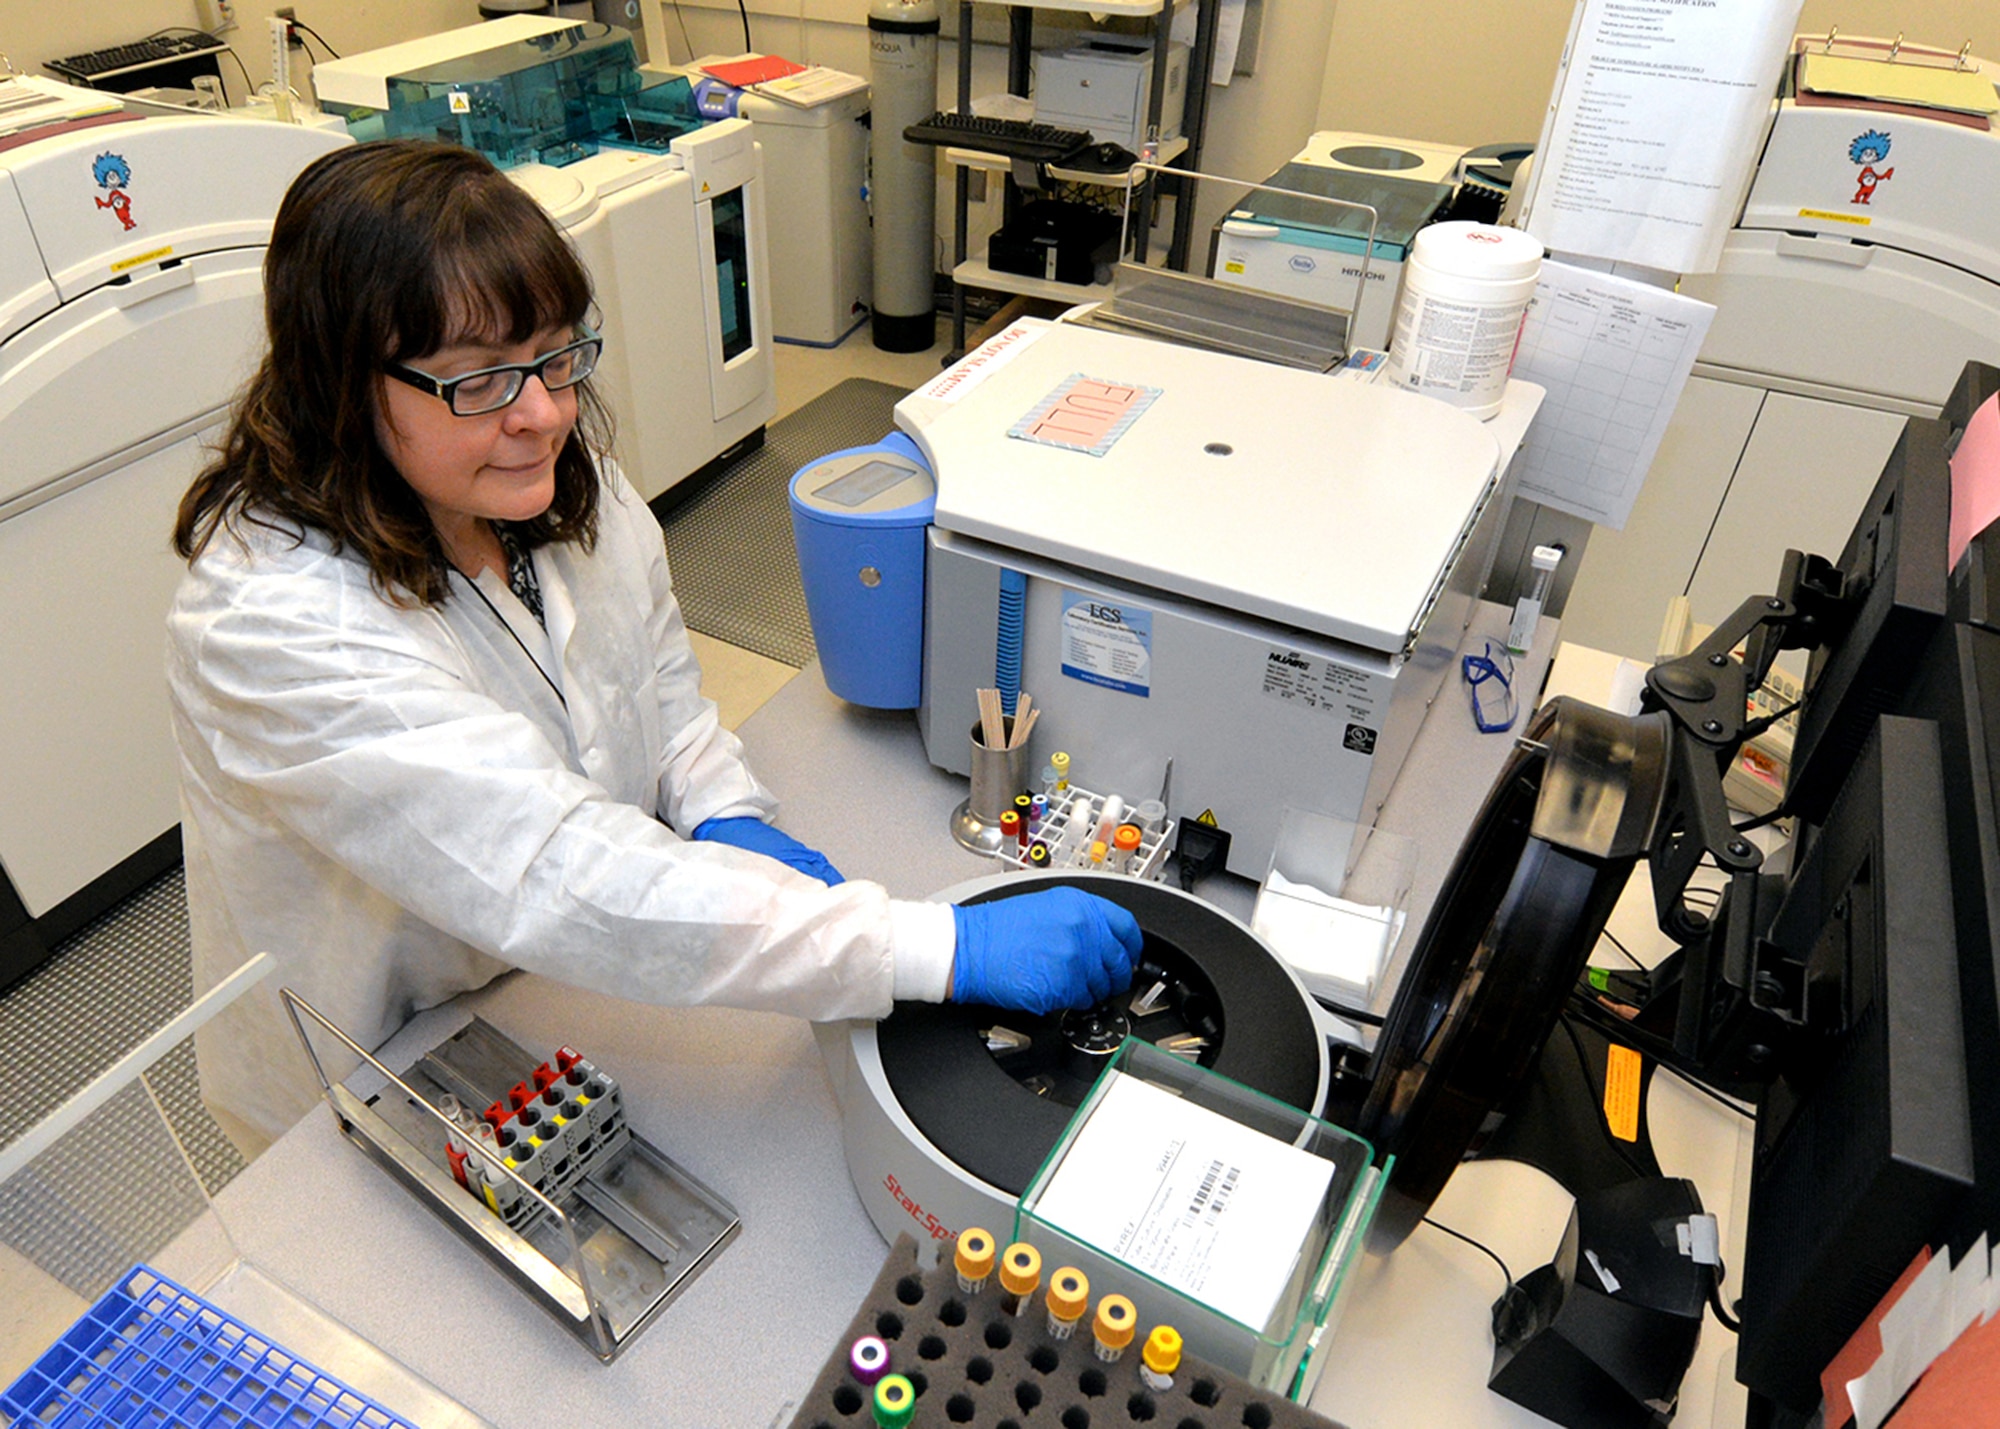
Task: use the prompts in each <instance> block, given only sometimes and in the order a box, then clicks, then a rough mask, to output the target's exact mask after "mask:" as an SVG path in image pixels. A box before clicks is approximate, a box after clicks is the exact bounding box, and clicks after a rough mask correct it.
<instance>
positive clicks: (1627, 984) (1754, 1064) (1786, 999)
mask: <svg viewBox="0 0 2000 1429" xmlns="http://www.w3.org/2000/svg"><path fill="white" fill-rule="evenodd" d="M1780 591H1781V593H1780V594H1778V595H1771V596H1753V597H1751V598H1750V599H1748V600H1746V601H1744V602H1743V604H1742V605H1740V606H1738V607H1737V609H1736V611H1735V612H1734V613H1733V614H1732V615H1730V616H1729V618H1728V619H1726V620H1724V621H1723V622H1722V624H1720V625H1718V626H1717V627H1716V628H1715V630H1714V632H1713V633H1712V634H1710V635H1709V637H1708V638H1707V639H1706V640H1704V641H1702V642H1701V644H1700V645H1698V646H1697V647H1695V649H1693V650H1691V651H1689V652H1688V653H1687V654H1685V655H1683V656H1681V657H1680V658H1678V659H1675V660H1669V661H1665V662H1662V663H1661V664H1658V665H1655V666H1654V667H1653V668H1652V669H1651V670H1650V671H1648V672H1647V675H1646V687H1645V693H1644V696H1643V698H1642V708H1643V709H1644V710H1646V711H1648V712H1652V711H1659V712H1664V713H1665V714H1666V715H1667V717H1668V719H1669V721H1670V725H1671V733H1670V737H1669V741H1668V752H1667V769H1666V787H1665V789H1664V791H1663V793H1662V798H1661V804H1660V809H1659V814H1658V817H1657V818H1656V820H1655V821H1654V824H1653V829H1652V833H1651V835H1650V837H1649V839H1648V842H1647V846H1646V859H1647V862H1648V864H1649V866H1650V869H1651V875H1652V882H1653V908H1654V914H1655V916H1656V918H1657V920H1658V923H1659V926H1660V929H1661V931H1662V932H1664V933H1666V934H1667V936H1668V937H1670V938H1672V939H1673V940H1674V942H1675V943H1677V944H1678V945H1679V950H1678V951H1677V952H1675V953H1673V954H1672V955H1670V956H1669V957H1668V958H1667V959H1666V960H1665V961H1663V962H1662V963H1661V964H1659V965H1658V966H1657V967H1656V968H1654V969H1653V970H1652V971H1651V972H1650V973H1648V974H1645V975H1642V976H1636V977H1633V976H1624V975H1621V976H1620V977H1619V978H1617V979H1616V981H1617V983H1618V984H1619V986H1620V987H1621V988H1624V989H1626V990H1628V991H1629V993H1630V994H1631V1000H1630V1001H1626V1002H1623V1005H1620V1004H1619V1003H1617V1002H1614V1001H1613V1000H1612V999H1611V998H1609V997H1605V996H1599V997H1597V998H1595V999H1591V1000H1589V1001H1585V1000H1583V999H1579V1000H1578V1001H1577V1003H1576V1005H1577V1006H1578V1008H1579V1010H1581V1011H1583V1012H1585V1014H1586V1015H1588V1016H1591V1017H1592V1018H1593V1019H1594V1020H1598V1021H1601V1022H1602V1023H1603V1024H1604V1026H1605V1028H1606V1030H1607V1031H1610V1032H1611V1033H1612V1034H1613V1035H1614V1036H1616V1037H1617V1038H1618V1039H1619V1040H1621V1041H1624V1042H1627V1043H1630V1044H1632V1045H1634V1046H1636V1047H1638V1048H1639V1050H1641V1051H1646V1052H1650V1053H1651V1054H1652V1055H1653V1056H1655V1057H1657V1058H1659V1059H1660V1060H1662V1061H1665V1062H1667V1063H1669V1064H1670V1065H1672V1066H1675V1067H1677V1068H1679V1069H1680V1070H1682V1071H1685V1072H1687V1073H1688V1074H1689V1075H1691V1076H1695V1077H1697V1078H1699V1079H1700V1080H1701V1081H1703V1082H1705V1083H1708V1084H1709V1085H1712V1086H1715V1087H1718V1088H1719V1089H1722V1090H1724V1091H1729V1092H1732V1093H1734V1094H1736V1095H1739V1096H1754V1095H1755V1093H1756V1092H1757V1091H1758V1090H1760V1089H1761V1088H1762V1087H1764V1086H1766V1085H1768V1084H1769V1082H1770V1080H1771V1078H1772V1076H1774V1075H1775V1072H1776V1068H1777V1067H1778V1065H1779V1064H1780V1060H1781V1057H1780V1054H1781V1053H1782V1051H1783V1049H1784V1047H1785V1046H1786V1045H1787V1043H1788V1042H1789V1041H1790V1040H1792V1039H1793V1038H1795V1037H1797V1036H1798V1035H1800V1033H1801V1032H1802V1030H1803V1028H1804V1025H1805V992H1806V989H1805V985H1804V969H1803V967H1802V966H1801V965H1799V964H1797V963H1794V962H1791V961H1789V960H1787V959H1785V958H1783V957H1782V956H1781V955H1780V954H1779V953H1778V951H1777V950H1776V949H1775V948H1774V947H1772V946H1771V945H1770V944H1769V943H1768V942H1766V941H1765V939H1764V936H1763V934H1764V932H1765V930H1766V929H1768V928H1769V927H1770V925H1771V921H1772V918H1773V917H1774V916H1775V914H1776V912H1777V906H1778V901H1779V899H1780V897H1781V895H1782V893H1783V888H1784V879H1783V876H1782V875H1774V874H1768V873H1764V872H1762V871H1761V870H1762V865H1763V855H1762V854H1761V853H1760V852H1759V850H1758V848H1757V846H1756V845H1755V844H1754V843H1752V842H1751V840H1750V839H1748V838H1746V837H1745V836H1744V831H1743V830H1740V829H1738V828H1736V827H1735V826H1734V825H1732V824H1731V822H1730V817H1729V809H1728V806H1727V804H1725V803H1724V801H1723V794H1722V780H1723V775H1724V773H1725V772H1726V771H1727V769H1728V768H1729V765H1730V763H1731V761H1733V760H1734V759H1735V757H1736V755H1737V752H1738V751H1739V750H1740V749H1741V748H1742V746H1743V744H1744V742H1745V741H1746V740H1748V739H1750V738H1751V737H1753V736H1754V735H1756V734H1757V733H1759V732H1760V731H1761V729H1762V727H1763V726H1762V725H1760V724H1756V723H1752V722H1751V721H1750V720H1749V719H1748V717H1747V707H1746V705H1747V698H1748V696H1749V693H1750V692H1751V691H1752V690H1754V689H1756V688H1757V687H1758V686H1760V685H1761V684H1762V683H1763V681H1764V678H1765V676H1766V675H1767V674H1769V672H1770V669H1771V664H1772V662H1773V661H1774V660H1775V659H1776V658H1777V655H1778V653H1779V652H1780V651H1781V650H1795V649H1803V650H1812V649H1816V648H1818V647H1819V646H1820V645H1822V644H1824V643H1826V642H1828V641H1830V640H1833V639H1836V638H1837V637H1838V634H1839V628H1840V627H1841V626H1842V625H1843V624H1844V623H1845V611H1844V609H1843V603H1842V594H1843V592H1842V588H1841V578H1840V576H1839V573H1838V572H1837V571H1836V570H1835V569H1834V568H1833V566H1832V565H1831V563H1829V562H1827V561H1826V560H1824V559H1822V558H1820V557H1818V556H1807V555H1802V554H1801V553H1799V552H1797V551H1788V552H1786V554H1785V563H1784V567H1783V570H1782V573H1781V576H1780ZM1738 646H1742V647H1743V651H1744V653H1743V654H1742V655H1741V656H1740V657H1739V656H1738V655H1736V654H1735V653H1734V652H1735V651H1736V649H1737V647H1738ZM1705 860H1707V861H1712V862H1713V863H1714V864H1715V866H1716V867H1717V868H1719V869H1720V870H1721V871H1722V873H1723V874H1724V875H1725V877H1726V879H1727V883H1726V886H1725V887H1724V889H1723V890H1722V892H1721V895H1720V897H1719V899H1718V900H1717V902H1716V903H1715V904H1714V905H1713V906H1704V905H1703V904H1701V903H1698V902H1696V901H1694V900H1693V899H1691V898H1690V897H1689V894H1690V892H1691V891H1698V890H1692V888H1691V886H1692V883H1693V879H1694V875H1695V872H1696V870H1697V869H1698V868H1699V867H1700V866H1701V865H1702V863H1703V862H1704V861H1705ZM1635 1008H1636V1010H1634V1009H1635Z"/></svg>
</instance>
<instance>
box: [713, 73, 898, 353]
mask: <svg viewBox="0 0 2000 1429" xmlns="http://www.w3.org/2000/svg"><path fill="white" fill-rule="evenodd" d="M868 104H869V97H868V91H867V89H866V88H863V89H860V90H852V91H849V92H847V93H845V94H839V95H835V96H833V97H831V98H828V99H824V100H821V101H819V102H817V103H815V104H811V105H800V104H797V103H789V104H788V103H786V102H784V101H783V100H777V99H767V98H765V97H764V96H763V95H761V94H758V93H757V92H756V91H754V90H752V91H750V92H748V93H746V94H744V95H743V97H742V98H741V99H740V100H738V101H737V107H736V113H737V115H738V117H740V118H743V119H747V120H749V121H750V128H751V133H752V135H753V136H754V137H755V138H756V140H757V146H758V148H759V149H760V150H762V151H763V156H764V182H765V185H766V190H765V191H766V192H767V193H774V194H782V195H783V196H784V197H783V199H782V201H781V202H780V203H779V204H778V205H777V207H776V209H775V211H772V212H771V215H770V222H769V224H768V226H767V232H768V234H769V238H770V250H771V261H770V274H771V281H770V293H771V331H772V332H774V333H776V334H777V337H778V341H780V342H796V343H803V344H805V345H806V346H809V347H831V346H833V345H835V344H836V343H838V342H839V341H840V340H841V339H842V338H844V337H846V336H847V335H848V334H849V333H850V332H852V331H854V329H855V328H856V327H858V326H859V325H860V324H861V323H862V322H864V321H866V320H867V317H868V304H869V301H870V299H871V298H872V297H873V296H874V291H875V283H874V276H873V274H874V266H873V240H872V238H871V236H870V234H869V231H868V195H867V175H868V113H869V110H868ZM767 207H768V205H767Z"/></svg>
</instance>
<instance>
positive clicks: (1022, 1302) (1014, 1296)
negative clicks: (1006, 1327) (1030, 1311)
mask: <svg viewBox="0 0 2000 1429" xmlns="http://www.w3.org/2000/svg"><path fill="white" fill-rule="evenodd" d="M1041 1283H1042V1253H1041V1252H1040V1251H1038V1250H1036V1249H1035V1248H1034V1247H1033V1246H1031V1245H1029V1244H1028V1243H1027V1242H1026V1241H1024V1240H1017V1241H1015V1242H1014V1243H1013V1244H1012V1245H1010V1246H1008V1247H1007V1249H1006V1250H1005V1251H1003V1252H1002V1253H1001V1256H1000V1289H1001V1290H1002V1291H1003V1292H1004V1293H1003V1294H1002V1296H1001V1299H1000V1308H1001V1309H1002V1310H1005V1311H1006V1312H1007V1313H1008V1314H1010V1315H1018V1314H1020V1313H1021V1312H1022V1311H1023V1310H1025V1309H1027V1308H1028V1302H1029V1301H1030V1300H1031V1299H1033V1298H1034V1294H1035V1291H1036V1290H1037V1289H1039V1288H1040V1286H1041Z"/></svg>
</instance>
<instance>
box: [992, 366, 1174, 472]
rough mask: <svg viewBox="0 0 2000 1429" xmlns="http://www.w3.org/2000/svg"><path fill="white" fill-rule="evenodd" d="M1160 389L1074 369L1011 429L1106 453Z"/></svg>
mask: <svg viewBox="0 0 2000 1429" xmlns="http://www.w3.org/2000/svg"><path fill="white" fill-rule="evenodd" d="M1160 391H1161V389H1160V388H1158V387H1141V386H1137V385H1135V384H1133V383H1130V382H1106V381H1104V380H1102V379H1100V378H1096V377H1087V376H1085V375H1084V374H1083V373H1081V372H1075V373H1071V374H1070V375H1069V376H1068V377H1065V378H1064V379H1063V380H1062V381H1061V382H1059V383H1058V384H1057V385H1056V389H1055V390H1054V391H1053V392H1051V393H1049V395H1048V396H1046V397H1044V398H1042V400H1041V401H1039V402H1037V403H1036V404H1035V405H1034V407H1033V409H1032V410H1030V411H1029V413H1028V415H1027V416H1025V417H1023V418H1021V420H1020V421H1018V422H1016V423H1015V424H1014V425H1013V426H1012V427H1010V428H1009V429H1008V431H1007V435H1008V436H1010V437H1019V438H1020V439H1021V440H1022V441H1027V442H1040V443H1041V444H1042V445H1043V446H1050V447H1061V448H1063V450H1065V451H1073V452H1083V453H1085V454H1086V455H1089V456H1103V455H1104V454H1105V453H1106V452H1108V451H1110V450H1111V448H1112V447H1114V446H1116V445H1117V443H1118V439H1119V438H1120V437H1122V436H1124V435H1125V433H1126V432H1128V431H1129V430H1131V427H1132V424H1133V423H1134V422H1136V421H1138V420H1139V418H1140V417H1141V416H1142V415H1143V414H1144V413H1145V410H1146V409H1147V408H1148V407H1150V406H1152V405H1153V402H1154V401H1155V399H1157V398H1158V397H1159V395H1160Z"/></svg>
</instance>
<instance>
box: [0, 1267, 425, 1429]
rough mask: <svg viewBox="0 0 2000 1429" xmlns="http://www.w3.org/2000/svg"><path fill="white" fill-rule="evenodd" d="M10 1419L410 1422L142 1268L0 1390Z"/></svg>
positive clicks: (382, 1425) (303, 1424)
mask: <svg viewBox="0 0 2000 1429" xmlns="http://www.w3.org/2000/svg"><path fill="white" fill-rule="evenodd" d="M0 1419H4V1420H5V1422H6V1423H8V1424H10V1425H15V1426H26V1425H35V1426H42V1425H47V1426H50V1429H55V1426H62V1429H84V1426H96V1425H111V1424H119V1425H124V1424H132V1425H147V1426H158V1429H168V1426H173V1429H179V1426H189V1429H195V1426H201V1427H202V1429H205V1427H206V1426H209V1425H224V1426H228V1425H273V1426H275V1425H281V1424H282V1425H285V1426H287V1429H317V1426H320V1425H329V1426H341V1429H349V1426H353V1429H416V1426H415V1425H412V1424H410V1423H409V1421H407V1420H405V1419H401V1418H398V1417H397V1416H396V1415H394V1414H391V1413H390V1412H389V1411H388V1410H386V1409H384V1408H383V1407H382V1406H381V1405H379V1404H377V1403H375V1402H374V1401H373V1400H371V1399H369V1398H367V1397H366V1396H364V1395H360V1394H356V1393H355V1392H354V1391H353V1390H351V1389H349V1388H348V1387H347V1386H346V1385H344V1384H342V1383H341V1382H340V1381H339V1380H337V1379H334V1378H333V1377H332V1376H330V1375H328V1374H326V1373H324V1372H323V1371H321V1370H318V1369H315V1368H314V1367H313V1366H311V1365H309V1364H307V1363H306V1362H305V1361H304V1360H302V1359H299V1358H298V1357H297V1356H295V1355H292V1354H290V1353H288V1352H287V1351H285V1350H284V1349H282V1348H280V1347H279V1346H277V1345H274V1344H272V1343H271V1342H270V1341H269V1340H267V1339H264V1338H263V1337H262V1336H260V1335H259V1334H258V1333H257V1332H256V1331H255V1330H252V1329H251V1328H250V1327H249V1326H247V1325H245V1324H243V1323H242V1322H241V1321H239V1320H237V1319H235V1318H234V1317H233V1316H231V1315H228V1314H226V1313H225V1312H223V1311H222V1310H219V1309H217V1308H216V1307H215V1306H214V1305H211V1304H210V1303H209V1302H208V1301H206V1300H204V1299H202V1298H201V1297H200V1296H198V1295H196V1294H194V1293H192V1292H191V1291H188V1290H185V1289H183V1288H181V1287H180V1286H178V1285H176V1284H174V1282H173V1281H171V1280H168V1279H167V1278H166V1277H165V1276H163V1275H161V1274H160V1273H159V1272H157V1271H155V1270H153V1269H152V1268H150V1267H149V1266H146V1265H135V1266H133V1267H132V1269H131V1270H130V1271H128V1272H127V1273H126V1275H125V1277H124V1279H123V1280H122V1281H120V1282H119V1284H118V1285H117V1286H116V1287H115V1288H114V1289H112V1290H111V1291H110V1292H109V1293H107V1294H106V1295H105V1297H104V1298H103V1299H102V1300H99V1301H98V1302H97V1303H96V1304H95V1305H93V1306H91V1307H90V1309H89V1310H87V1311H85V1312H84V1315H83V1317H82V1318H81V1319H79V1320H78V1321H77V1322H76V1323H75V1324H74V1325H72V1326H71V1327H70V1328H69V1331H68V1332H67V1333H66V1334H64V1335H63V1337H62V1338H61V1339H60V1340H58V1341H56V1343H55V1344H53V1345H51V1346H50V1347H49V1348H48V1350H47V1351H45V1352H44V1353H43V1355H42V1357H41V1358H40V1359H38V1360H36V1361H35V1363H34V1365H33V1366H32V1367H31V1368H30V1369H29V1370H28V1371H27V1373H25V1374H23V1375H22V1376H21V1377H20V1378H19V1379H17V1380H15V1381H14V1383H13V1384H11V1385H9V1386H8V1388H7V1390H6V1392H5V1393H4V1394H0Z"/></svg>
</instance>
